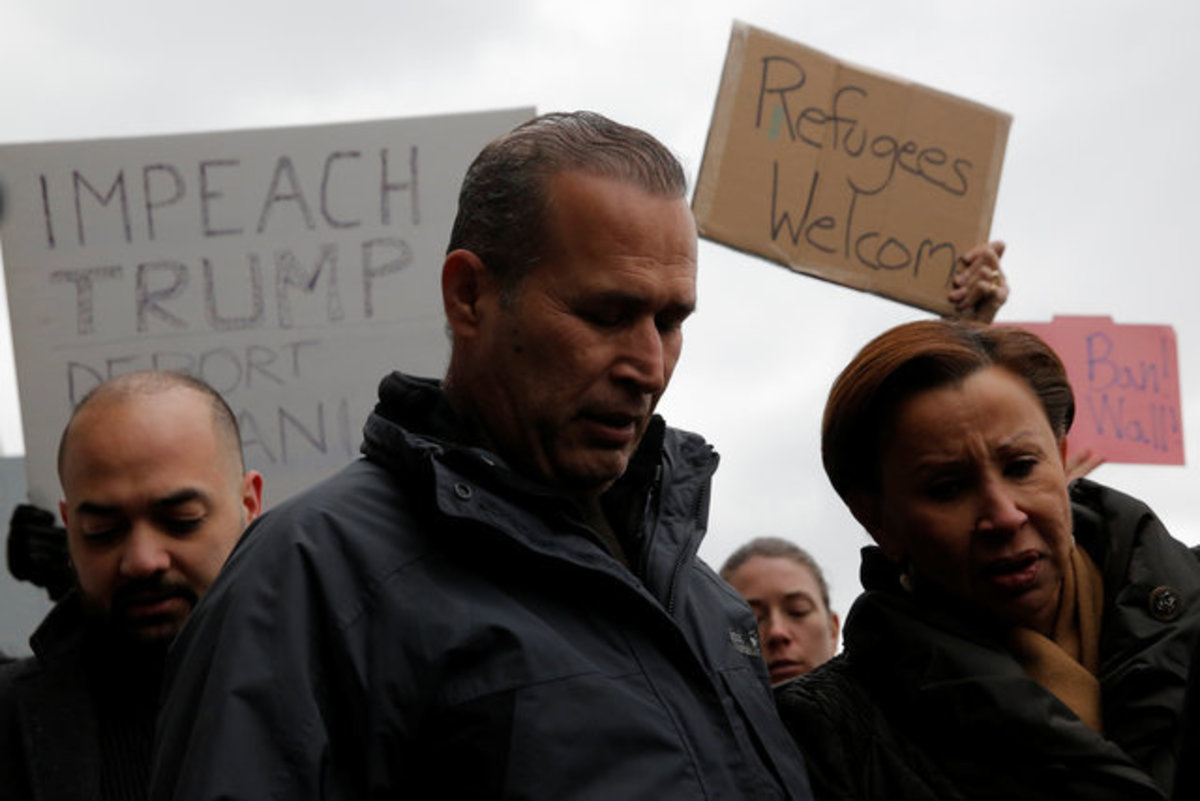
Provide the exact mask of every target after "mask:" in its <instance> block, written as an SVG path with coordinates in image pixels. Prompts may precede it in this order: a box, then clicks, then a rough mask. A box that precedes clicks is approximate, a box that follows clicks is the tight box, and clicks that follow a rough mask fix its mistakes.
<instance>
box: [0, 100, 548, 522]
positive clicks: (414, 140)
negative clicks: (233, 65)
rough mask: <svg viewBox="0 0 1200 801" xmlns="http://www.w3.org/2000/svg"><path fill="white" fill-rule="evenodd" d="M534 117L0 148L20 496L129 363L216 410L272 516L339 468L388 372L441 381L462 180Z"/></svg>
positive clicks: (48, 483)
mask: <svg viewBox="0 0 1200 801" xmlns="http://www.w3.org/2000/svg"><path fill="white" fill-rule="evenodd" d="M532 114H533V111H532V109H517V110H507V111H496V112H485V113H474V114H463V115H454V116H443V117H424V118H411V119H398V120H388V121H376V122H365V123H353V124H341V125H322V126H313V127H303V128H288V129H274V130H253V131H238V132H227V133H209V134H189V135H179V136H160V137H147V138H133V139H109V140H96V141H80V142H61V143H46V144H21V145H9V146H4V147H0V193H2V195H0V197H2V200H3V212H4V213H3V218H2V220H0V239H2V241H3V247H4V268H5V270H4V271H5V277H6V279H7V282H8V301H9V306H10V316H11V320H12V326H13V343H14V351H15V355H16V368H17V376H18V380H19V384H20V400H21V409H22V418H23V426H24V434H25V447H26V465H27V468H28V476H29V495H30V500H31V501H33V502H34V503H37V504H38V505H41V506H45V507H47V508H54V506H55V505H56V503H57V501H58V498H59V497H60V495H59V489H58V479H57V474H56V470H55V451H56V448H57V446H58V438H59V435H60V434H61V432H62V428H63V426H64V424H65V423H66V421H67V418H68V416H69V414H70V411H71V409H72V408H73V407H74V405H75V404H76V403H77V402H78V401H79V400H80V398H82V397H83V395H84V394H85V393H87V392H88V391H89V390H90V389H92V388H93V387H94V386H96V385H97V384H98V383H100V382H101V381H103V380H105V379H107V378H109V377H111V376H114V375H117V374H120V373H125V372H130V371H132V370H137V369H143V368H160V369H173V370H182V371H185V372H188V373H191V374H193V375H196V376H198V377H200V378H202V379H204V380H205V381H207V382H208V383H209V384H211V385H212V386H213V387H215V388H216V389H217V390H218V391H220V392H221V393H222V394H223V396H224V397H225V399H226V400H227V401H228V402H229V404H230V406H231V407H232V408H233V410H234V411H235V413H236V414H237V417H238V420H239V422H240V424H241V428H242V437H243V440H244V445H245V448H244V450H245V456H246V461H247V464H248V465H249V466H250V467H254V468H257V469H259V470H261V471H262V472H263V474H264V475H265V477H266V495H267V499H268V501H269V502H270V503H274V502H277V501H279V500H280V499H282V498H284V497H286V496H287V495H290V494H291V493H293V492H295V491H296V490H298V489H300V488H302V487H305V486H307V485H309V484H311V483H313V482H315V481H316V480H318V479H320V478H323V477H324V476H326V475H328V474H330V473H332V472H333V471H334V470H336V469H337V468H338V467H340V466H341V465H343V464H345V463H346V462H348V461H350V460H351V459H353V458H354V457H355V456H357V454H358V447H359V443H360V433H361V429H362V423H363V422H364V421H365V419H366V416H367V414H368V413H369V412H370V410H371V409H372V408H373V406H374V403H375V390H376V387H377V386H378V383H379V380H380V378H381V377H383V375H384V374H386V373H387V372H388V371H390V370H393V369H402V370H405V371H408V372H412V373H417V374H426V375H434V376H440V375H441V373H442V372H443V370H444V368H445V361H446V358H447V353H448V344H447V338H446V333H445V323H444V315H443V312H442V303H441V290H440V273H441V265H442V257H443V254H444V253H445V248H446V243H447V240H448V238H449V233H450V226H451V223H452V221H453V215H454V213H455V209H456V203H457V196H458V188H459V184H460V183H461V181H462V176H463V173H464V172H465V171H466V168H467V165H468V164H470V162H471V160H472V159H473V158H474V157H475V155H476V154H477V153H478V152H479V150H480V149H481V148H482V147H483V145H484V144H486V143H487V142H488V141H490V140H491V139H493V138H495V137H496V136H498V135H499V134H501V133H504V132H506V131H508V130H510V129H512V128H513V127H514V126H516V125H518V124H519V123H521V122H523V121H525V120H526V119H529V118H530V117H531V116H532Z"/></svg>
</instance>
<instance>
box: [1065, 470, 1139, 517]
mask: <svg viewBox="0 0 1200 801" xmlns="http://www.w3.org/2000/svg"><path fill="white" fill-rule="evenodd" d="M1070 495H1071V504H1072V505H1073V506H1075V507H1076V510H1077V511H1078V510H1079V509H1080V508H1082V509H1088V510H1091V511H1093V512H1095V513H1097V514H1100V515H1102V516H1105V517H1111V516H1112V515H1114V514H1117V513H1124V514H1134V515H1142V514H1153V511H1152V510H1151V509H1150V507H1149V505H1147V504H1146V502H1145V501H1143V500H1141V499H1140V498H1135V497H1134V496H1132V495H1128V494H1126V493H1124V492H1121V491H1120V490H1118V489H1113V488H1112V487H1110V486H1108V485H1107V484H1101V483H1100V482H1098V481H1093V480H1091V479H1090V478H1077V479H1075V480H1074V481H1072V482H1071V486H1070Z"/></svg>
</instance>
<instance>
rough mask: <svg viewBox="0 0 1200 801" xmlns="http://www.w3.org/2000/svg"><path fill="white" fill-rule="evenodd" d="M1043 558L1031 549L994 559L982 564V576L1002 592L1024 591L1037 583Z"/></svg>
mask: <svg viewBox="0 0 1200 801" xmlns="http://www.w3.org/2000/svg"><path fill="white" fill-rule="evenodd" d="M1044 558H1045V557H1044V556H1043V555H1042V554H1040V553H1038V552H1037V551H1032V550H1031V551H1022V552H1021V553H1019V554H1017V555H1015V556H1006V557H1003V558H1000V559H994V560H992V561H991V562H988V563H987V564H985V565H984V566H983V570H982V573H983V578H984V579H985V580H986V581H987V582H988V583H989V584H991V585H992V586H994V587H996V588H997V589H1000V590H1003V591H1004V592H1010V593H1020V592H1024V591H1026V590H1028V589H1030V588H1032V587H1033V586H1034V585H1036V584H1037V582H1038V577H1039V575H1040V574H1041V569H1042V560H1043V559H1044Z"/></svg>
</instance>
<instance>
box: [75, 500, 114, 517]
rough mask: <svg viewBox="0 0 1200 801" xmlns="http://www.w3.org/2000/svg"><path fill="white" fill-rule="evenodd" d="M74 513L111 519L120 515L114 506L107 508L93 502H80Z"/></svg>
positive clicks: (107, 506)
mask: <svg viewBox="0 0 1200 801" xmlns="http://www.w3.org/2000/svg"><path fill="white" fill-rule="evenodd" d="M75 513H76V514H81V515H92V516H93V517H112V516H114V515H117V514H120V510H118V509H117V507H115V506H109V505H107V504H103V503H96V502H95V501H82V502H80V504H79V506H77V507H75Z"/></svg>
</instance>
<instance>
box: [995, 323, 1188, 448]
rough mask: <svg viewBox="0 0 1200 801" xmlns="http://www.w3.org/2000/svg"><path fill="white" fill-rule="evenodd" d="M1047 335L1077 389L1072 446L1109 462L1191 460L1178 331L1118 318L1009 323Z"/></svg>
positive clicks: (1044, 337)
mask: <svg viewBox="0 0 1200 801" xmlns="http://www.w3.org/2000/svg"><path fill="white" fill-rule="evenodd" d="M1007 325H1015V326H1019V327H1021V328H1024V329H1026V330H1028V331H1032V332H1033V333H1035V334H1037V335H1038V336H1040V337H1041V338H1042V339H1044V340H1045V341H1046V342H1047V343H1048V344H1049V345H1050V346H1051V347H1052V348H1054V350H1055V352H1057V353H1058V355H1059V357H1060V358H1061V359H1062V360H1063V363H1064V364H1065V365H1066V368H1067V375H1068V377H1069V378H1070V379H1071V386H1072V388H1073V389H1074V390H1075V424H1074V426H1072V428H1071V433H1070V435H1069V436H1068V437H1067V441H1068V449H1069V451H1070V452H1071V453H1079V452H1082V451H1083V450H1084V449H1088V448H1090V449H1091V450H1092V451H1093V452H1095V453H1096V454H1098V455H1101V456H1103V457H1104V458H1105V459H1106V460H1107V461H1109V462H1137V463H1143V464H1183V463H1184V460H1183V414H1182V406H1181V405H1180V402H1179V367H1178V365H1179V361H1178V358H1177V356H1176V349H1175V330H1174V329H1173V328H1171V326H1169V325H1117V324H1116V323H1114V322H1113V321H1112V318H1111V317H1061V316H1055V317H1054V319H1053V320H1052V321H1051V322H1049V323H1007Z"/></svg>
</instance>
